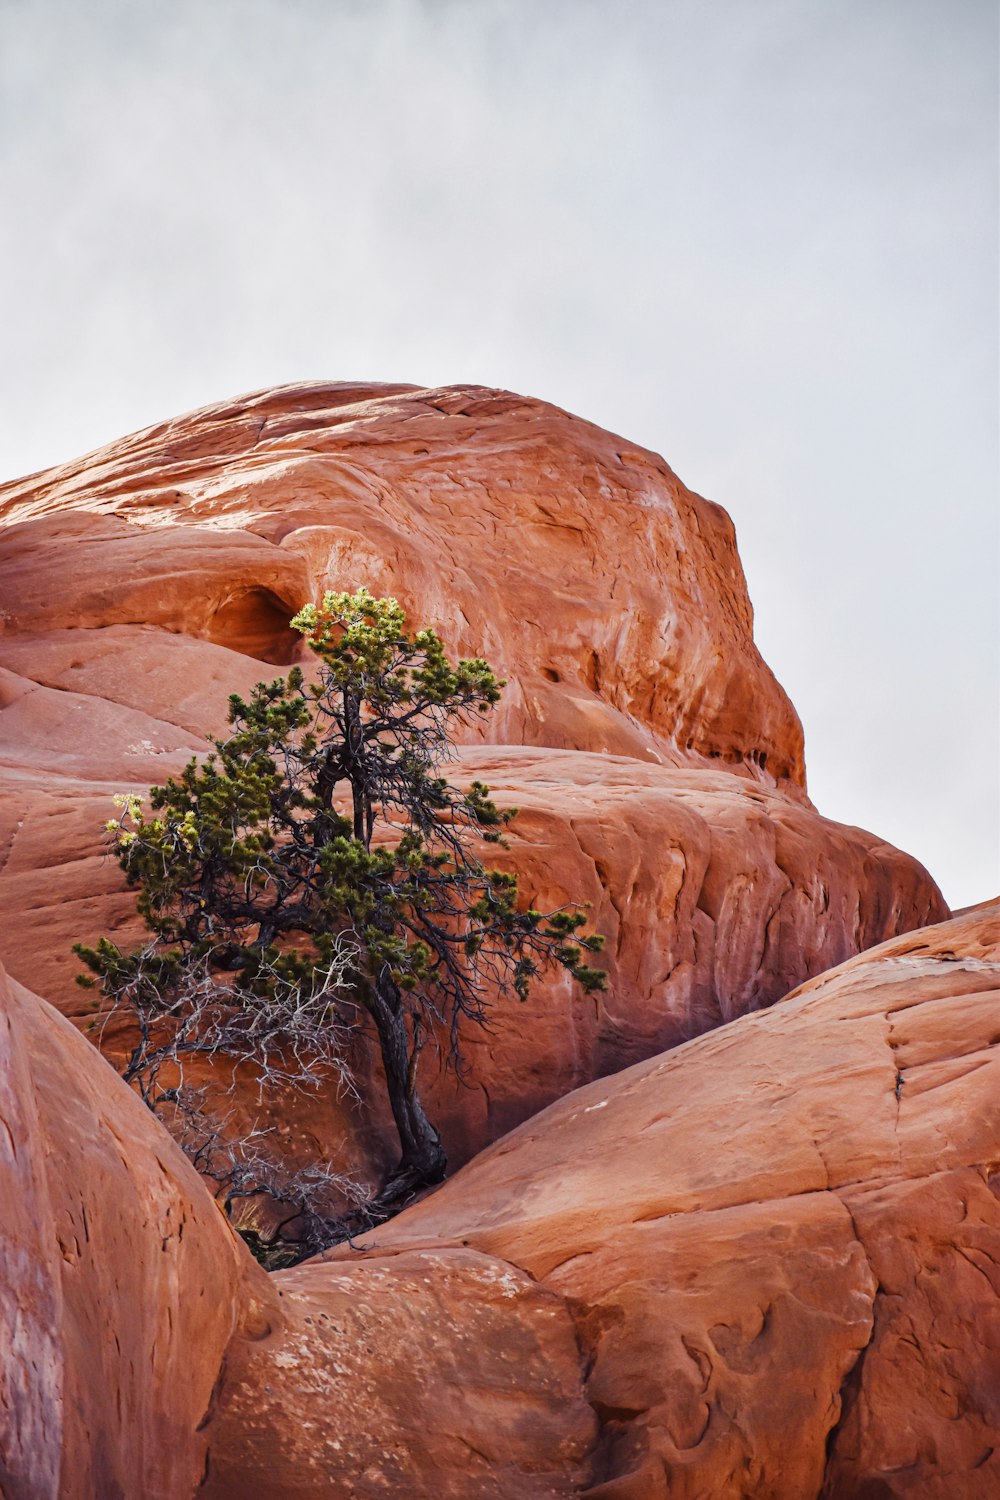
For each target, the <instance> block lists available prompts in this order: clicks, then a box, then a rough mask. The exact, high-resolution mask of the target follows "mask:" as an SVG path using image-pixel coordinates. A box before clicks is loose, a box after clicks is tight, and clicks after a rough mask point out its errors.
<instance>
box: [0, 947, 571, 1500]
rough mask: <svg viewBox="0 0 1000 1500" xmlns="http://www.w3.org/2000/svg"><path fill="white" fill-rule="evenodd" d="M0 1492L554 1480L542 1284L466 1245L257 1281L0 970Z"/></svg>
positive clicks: (481, 1493) (559, 1344) (564, 1461)
mask: <svg viewBox="0 0 1000 1500" xmlns="http://www.w3.org/2000/svg"><path fill="white" fill-rule="evenodd" d="M0 1203H2V1204H3V1215H2V1218H0V1493H2V1495H3V1496H4V1500H98V1497H99V1500H187V1497H189V1496H194V1495H195V1494H198V1495H206V1496H208V1495H214V1496H219V1495H225V1496H231V1497H232V1500H247V1497H249V1496H251V1495H253V1496H267V1497H268V1500H282V1497H292V1496H296V1497H304V1496H316V1497H317V1500H318V1497H319V1496H323V1497H324V1500H353V1497H364V1496H384V1495H386V1494H400V1495H402V1494H405V1495H407V1496H409V1497H413V1500H420V1497H427V1500H431V1497H444V1500H486V1497H490V1500H493V1497H496V1500H500V1497H505V1496H513V1497H517V1500H522V1497H523V1500H549V1497H554V1496H561V1495H571V1494H575V1493H576V1492H577V1486H578V1482H581V1483H582V1482H583V1479H584V1478H585V1475H586V1473H587V1472H588V1470H589V1459H590V1454H591V1452H592V1450H593V1446H594V1443H595V1441H596V1438H597V1428H598V1423H597V1419H596V1417H595V1414H594V1412H593V1409H592V1408H591V1406H590V1404H589V1403H588V1402H587V1400H586V1398H585V1396H584V1391H583V1374H582V1368H581V1364H580V1355H579V1349H578V1346H577V1340H576V1331H575V1327H574V1324H573V1320H572V1318H571V1316H570V1314H569V1311H568V1309H567V1308H566V1306H565V1304H564V1302H563V1300H562V1298H561V1297H560V1296H559V1295H558V1294H556V1293H553V1292H550V1291H547V1290H545V1289H544V1288H541V1287H538V1286H537V1285H536V1284H535V1282H534V1281H533V1280H532V1279H531V1278H530V1277H528V1276H526V1275H525V1274H524V1273H523V1272H518V1271H516V1270H514V1269H513V1268H512V1267H510V1266H508V1265H507V1264H506V1263H505V1262H503V1261H499V1260H497V1259H496V1258H495V1257H491V1256H486V1255H482V1254H479V1253H477V1252H473V1251H467V1250H452V1249H449V1250H446V1251H443V1252H441V1253H437V1252H434V1253H431V1254H417V1255H404V1256H393V1257H392V1258H391V1259H390V1260H388V1261H387V1262H386V1263H385V1264H384V1265H383V1264H381V1263H378V1262H376V1261H373V1260H364V1259H360V1258H359V1259H358V1261H357V1263H356V1264H354V1265H350V1266H344V1267H338V1266H324V1265H317V1266H303V1267H301V1268H299V1269H298V1270H296V1271H295V1272H290V1273H289V1274H288V1275H287V1276H286V1277H285V1278H284V1279H283V1281H282V1282H281V1283H278V1282H277V1281H276V1280H273V1279H270V1278H268V1276H266V1275H265V1273H264V1272H263V1271H262V1270H261V1269H260V1268H259V1266H257V1265H256V1263H255V1262H254V1261H252V1260H251V1258H250V1256H249V1254H248V1252H247V1251H246V1249H245V1248H244V1247H243V1245H242V1244H241V1243H240V1242H239V1241H238V1240H236V1239H235V1237H234V1236H233V1234H232V1232H231V1231H230V1229H229V1227H228V1225H227V1224H226V1222H225V1220H224V1218H223V1217H222V1215H221V1213H220V1212H219V1210H218V1208H217V1207H216V1205H215V1204H214V1202H213V1201H212V1199H211V1198H210V1196H209V1194H208V1192H207V1190H206V1189H205V1187H204V1185H203V1184H202V1183H201V1181H200V1180H199V1178H198V1177H197V1175H196V1174H195V1172H194V1171H193V1170H192V1168H191V1167H190V1166H189V1164H188V1163H187V1161H186V1160H185V1158H184V1157H183V1156H182V1154H181V1153H180V1151H179V1150H178V1149H177V1147H176V1146H175V1145H174V1144H173V1142H172V1141H171V1140H170V1139H169V1137H168V1136H167V1135H166V1133H165V1132H164V1131H163V1130H162V1129H161V1128H160V1126H159V1125H158V1124H157V1122H156V1121H155V1120H154V1119H153V1118H152V1116H151V1115H150V1114H149V1113H148V1112H147V1111H146V1110H145V1108H144V1107H143V1106H142V1105H141V1104H140V1103H139V1102H138V1100H137V1099H136V1098H135V1096H134V1095H133V1094H132V1093H131V1091H130V1090H129V1089H128V1088H127V1087H126V1086H125V1084H124V1083H123V1082H122V1081H121V1079H120V1078H118V1077H117V1075H116V1074H115V1073H114V1072H113V1071H112V1069H111V1068H110V1067H109V1066H108V1065H107V1064H106V1063H104V1062H103V1061H102V1060H101V1059H100V1058H99V1057H97V1056H96V1054H95V1053H94V1051H93V1050H92V1049H91V1048H90V1047H89V1046H88V1044H87V1043H86V1042H85V1041H84V1040H83V1038H82V1037H80V1036H79V1034H78V1033H77V1032H76V1031H75V1030H74V1028H73V1027H72V1026H71V1025H69V1023H68V1022H67V1021H65V1020H64V1019H63V1018H62V1017H60V1016H59V1015H58V1014H57V1013H56V1012H55V1011H54V1010H53V1009H52V1008H51V1007H50V1006H48V1005H46V1004H45V1003H44V1002H43V1001H41V1000H39V999H38V998H37V997H36V996H35V995H32V994H31V993H30V992H29V991H27V990H25V989H23V988H22V987H21V986H20V985H18V984H16V983H15V982H13V981H11V980H10V979H9V978H8V976H7V975H6V974H4V973H3V971H2V970H0Z"/></svg>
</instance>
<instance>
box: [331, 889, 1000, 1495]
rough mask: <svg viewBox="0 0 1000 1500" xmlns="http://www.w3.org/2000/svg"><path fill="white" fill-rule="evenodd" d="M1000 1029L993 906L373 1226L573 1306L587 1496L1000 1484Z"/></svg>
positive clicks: (824, 984) (751, 1024) (587, 1093)
mask: <svg viewBox="0 0 1000 1500" xmlns="http://www.w3.org/2000/svg"><path fill="white" fill-rule="evenodd" d="M998 1042H1000V904H994V905H993V906H990V907H987V908H985V909H981V910H976V911H973V912H971V913H969V914H966V915H964V916H962V917H960V918H957V919H955V920H954V921H951V922H947V923H944V924H941V925H939V926H936V927H931V928H928V929H925V930H923V931H921V932H917V933H913V934H910V935H909V936H907V937H903V938H898V939H896V940H894V941H892V942H890V943H886V944H884V945H882V946H881V947H880V948H878V949H875V950H873V951H872V952H870V953H867V954H865V955H863V956H861V957H858V958H855V959H853V960H851V961H849V962H848V963H846V964H844V965H842V966H841V967H840V968H838V969H835V970H834V971H832V972H831V973H829V974H826V975H823V976H821V977H819V978H818V979H815V980H813V981H812V982H811V983H809V984H807V985H805V986H803V987H802V989H800V990H799V991H798V992H797V993H796V994H794V995H792V996H790V997H789V998H788V999H787V1000H786V1001H784V1003H783V1004H781V1005H780V1006H776V1007H774V1008H773V1009H771V1010H768V1011H764V1012H761V1013H759V1014H756V1015H752V1016H745V1017H743V1018H741V1019H739V1020H736V1021H734V1022H733V1023H731V1024H730V1025H728V1026H726V1027H724V1028H723V1029H722V1030H720V1031H717V1032H714V1033H710V1034H709V1035H707V1036H702V1037H699V1038H697V1039H696V1040H694V1041H691V1042H689V1043H687V1044H686V1045H685V1046H682V1047H679V1048H677V1049H676V1050H675V1051H673V1052H671V1053H669V1054H667V1055H665V1056H663V1057H659V1058H655V1059H653V1060H652V1061H649V1062H645V1063H640V1064H638V1065H637V1066H635V1067H632V1068H630V1069H627V1070H626V1071H625V1072H623V1073H620V1074H619V1075H617V1076H616V1077H615V1078H613V1079H606V1080H604V1081H602V1082H597V1083H593V1084H590V1085H589V1086H587V1087H586V1088H583V1089H579V1090H577V1091H576V1092H575V1093H574V1094H572V1095H570V1096H569V1097H567V1098H565V1099H563V1100H561V1101H560V1102H559V1103H558V1104H555V1105H553V1106H552V1107H551V1108H549V1109H548V1110H546V1111H544V1112H543V1113H542V1114H540V1115H538V1116H536V1117H535V1118H534V1119H532V1120H530V1121H529V1122H528V1123H527V1124H525V1125H523V1126H521V1127H520V1129H519V1130H516V1131H514V1132H513V1133H512V1134H511V1135H509V1136H507V1137H505V1138H504V1139H503V1140H501V1141H499V1142H498V1143H497V1144H496V1145H494V1146H493V1147H492V1148H490V1149H489V1150H488V1151H486V1152H484V1153H483V1154H482V1155H481V1156H480V1157H479V1158H477V1160H476V1161H475V1162H474V1163H473V1164H472V1165H471V1166H469V1167H467V1168H466V1169H465V1170H464V1171H462V1172H460V1173H459V1174H458V1175H457V1176H456V1177H455V1178H453V1179H452V1180H451V1181H450V1182H448V1183H447V1184H445V1185H444V1186H443V1187H442V1188H440V1189H439V1190H438V1191H437V1192H435V1193H434V1194H433V1195H432V1196H430V1197H428V1198H427V1199H425V1200H424V1202H422V1203H421V1204H419V1205H417V1206H415V1207H413V1208H411V1209H409V1210H407V1212H406V1213H404V1214H403V1215H401V1216H400V1217H399V1218H397V1219H396V1220H394V1221H393V1222H392V1223H391V1224H388V1225H386V1226H384V1227H383V1228H382V1229H380V1230H378V1231H377V1232H376V1233H375V1234H374V1235H373V1236H372V1237H370V1239H368V1240H366V1241H365V1242H364V1243H365V1244H366V1245H368V1246H370V1247H371V1248H372V1249H373V1251H374V1252H375V1253H377V1255H378V1256H379V1257H380V1258H382V1259H383V1260H384V1258H385V1257H386V1256H388V1255H391V1254H394V1253H399V1254H403V1253H406V1254H414V1253H417V1252H422V1253H441V1252H443V1251H444V1250H445V1249H447V1248H449V1247H462V1248H465V1249H473V1250H478V1251H480V1252H481V1253H484V1254H489V1255H493V1256H497V1257H501V1258H502V1259H504V1260H506V1261H508V1262H509V1263H510V1264H511V1265H512V1266H514V1267H516V1268H517V1269H518V1270H522V1271H526V1272H528V1273H529V1274H530V1275H531V1276H532V1277H534V1278H535V1279H536V1281H537V1282H538V1283H539V1284H540V1285H541V1286H542V1287H545V1288H548V1289H550V1290H552V1291H555V1292H558V1293H560V1294H561V1295H562V1296H563V1297H564V1298H565V1299H566V1300H567V1305H568V1306H569V1307H571V1308H572V1309H573V1311H574V1316H575V1318H576V1322H577V1327H578V1329H579V1332H580V1336H581V1340H582V1344H583V1348H584V1351H585V1358H586V1363H587V1369H588V1382H587V1391H588V1396H589V1399H590V1401H591V1404H592V1405H593V1407H594V1410H595V1411H596V1412H597V1414H598V1416H599V1417H600V1418H601V1421H602V1443H601V1446H600V1448H599V1451H598V1453H597V1455H596V1458H595V1462H594V1468H593V1472H592V1478H591V1486H590V1488H587V1489H586V1490H585V1493H586V1494H588V1495H590V1496H592V1497H598V1496H600V1497H601V1500H611V1497H614V1500H656V1497H658V1496H664V1497H665V1496H667V1495H669V1496H670V1497H671V1500H673V1497H676V1496H678V1495H680V1496H689V1497H692V1500H694V1497H704V1496H709V1495H726V1496H730V1497H739V1496H745V1497H747V1500H749V1497H751V1496H752V1497H755V1500H760V1497H763V1496H770V1497H774V1500H816V1497H818V1496H819V1495H820V1494H821V1493H822V1494H823V1495H825V1496H829V1497H862V1496H864V1497H869V1496H872V1497H874V1496H882V1497H891V1496H897V1495H898V1496H904V1495H905V1496H908V1497H912V1496H920V1497H925V1496H926V1497H934V1500H937V1497H941V1500H943V1497H945V1496H958V1495H961V1496H962V1497H963V1500H964V1497H969V1500H975V1497H980V1496H981V1497H987V1496H995V1495H997V1494H998V1493H1000V1453H998V1451H997V1448H996V1444H995V1441H994V1439H995V1433H996V1430H997V1425H998V1422H1000V1313H998V1307H1000V1302H998V1294H1000V1201H998V1200H1000V1168H998V1163H1000V1104H998V1100H1000V1091H998V1085H1000V1048H998ZM355 1253H356V1252H354V1251H352V1250H350V1249H349V1248H347V1247H341V1248H340V1249H338V1250H336V1251H334V1252H331V1253H330V1263H332V1264H334V1265H339V1264H342V1263H344V1262H345V1261H351V1260H352V1259H353V1256H354V1255H355Z"/></svg>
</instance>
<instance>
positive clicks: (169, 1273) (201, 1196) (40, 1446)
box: [0, 970, 263, 1500]
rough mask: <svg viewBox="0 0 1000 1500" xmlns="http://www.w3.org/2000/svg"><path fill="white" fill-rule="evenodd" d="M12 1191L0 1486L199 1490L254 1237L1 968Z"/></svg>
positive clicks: (5, 1225) (3, 1118) (42, 1492)
mask: <svg viewBox="0 0 1000 1500" xmlns="http://www.w3.org/2000/svg"><path fill="white" fill-rule="evenodd" d="M0 1203H2V1204H3V1215H2V1223H0V1493H2V1494H3V1495H4V1497H5V1500H55V1497H57V1496H58V1497H59V1500H93V1497H94V1496H98V1495H99V1496H102V1497H105V1496H106V1497H108V1500H114V1497H121V1500H125V1497H129V1500H131V1497H133V1496H135V1497H138V1496H149V1497H152V1500H177V1497H179V1496H184V1495H189V1494H192V1493H193V1492H194V1490H195V1488H196V1486H197V1485H198V1483H199V1482H200V1480H201V1478H202V1474H203V1472H204V1463H205V1440H204V1438H203V1437H202V1436H201V1435H200V1434H199V1431H198V1428H199V1424H200V1422H201V1420H202V1418H203V1417H204V1415H205V1413H206V1411H207V1409H208V1406H209V1401H210V1399H211V1395H212V1390H213V1387H214V1386H215V1383H216V1380H217V1378H218V1373H219V1366H220V1362H221V1359H222V1355H223V1352H224V1351H225V1349H226V1346H227V1344H228V1343H229V1340H230V1338H231V1336H232V1334H233V1331H234V1328H235V1324H236V1313H237V1294H238V1289H239V1286H240V1282H241V1278H242V1275H243V1273H244V1270H245V1269H246V1264H245V1263H246V1260H247V1256H246V1253H245V1251H244V1250H243V1249H242V1247H241V1246H239V1245H238V1243H237V1242H236V1240H235V1239H234V1237H233V1235H232V1233H231V1231H230V1229H229V1227H228V1225H227V1224H226V1223H225V1221H224V1220H223V1218H222V1216H221V1215H220V1213H219V1210H218V1209H217V1208H216V1206H215V1204H214V1203H213V1202H212V1199H211V1198H210V1197H209V1195H208V1193H207V1191H206V1189H205V1188H204V1186H203V1185H202V1183H201V1181H200V1179H199V1178H198V1176H197V1174H196V1173H195V1172H194V1170H193V1169H192V1168H191V1167H190V1166H189V1164H188V1162H187V1161H186V1160H185V1158H184V1157H183V1156H182V1155H181V1153H180V1152H179V1151H178V1150H177V1148H176V1147H175V1146H174V1145H173V1142H172V1141H171V1140H170V1139H169V1137H168V1136H167V1135H166V1133H165V1132H164V1131H163V1130H161V1128H160V1127H159V1126H158V1125H157V1124H156V1122H155V1121H154V1120H153V1119H152V1117H151V1115H150V1114H149V1113H148V1111H147V1110H146V1109H145V1107H144V1106H143V1105H142V1104H140V1102H139V1100H138V1099H137V1098H136V1097H135V1096H134V1095H133V1094H132V1093H131V1091H130V1090H129V1089H128V1088H126V1086H125V1085H124V1084H123V1083H122V1081H121V1079H120V1078H118V1077H117V1076H116V1074H115V1073H114V1072H113V1071H112V1070H111V1068H110V1067H108V1066H107V1065H106V1064H105V1063H104V1062H102V1061H101V1059H100V1058H98V1057H97V1056H96V1055H95V1053H94V1051H93V1049H92V1048H91V1047H90V1046H89V1044H88V1043H87V1042H85V1041H84V1039H83V1038H82V1037H81V1036H80V1035H79V1034H78V1033H77V1032H76V1031H75V1030H74V1028H73V1027H72V1026H70V1025H69V1024H68V1022H66V1021H65V1020H63V1019H62V1018H61V1017H60V1016H59V1015H57V1014H56V1012H55V1011H54V1010H52V1009H51V1008H50V1007H49V1006H47V1005H45V1004H44V1003H43V1002H42V1001H41V1000H38V999H37V998H36V997H35V996H34V995H32V994H30V993H29V992H28V991H27V990H24V989H23V988H22V987H21V986H20V985H18V984H16V983H15V982H14V981H12V980H10V979H9V978H8V976H7V975H6V974H4V973H3V971H2V970H0ZM249 1269H250V1270H251V1271H256V1267H255V1266H252V1265H251V1266H250V1268H249ZM260 1274H261V1277H262V1279H263V1273H260Z"/></svg>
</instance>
